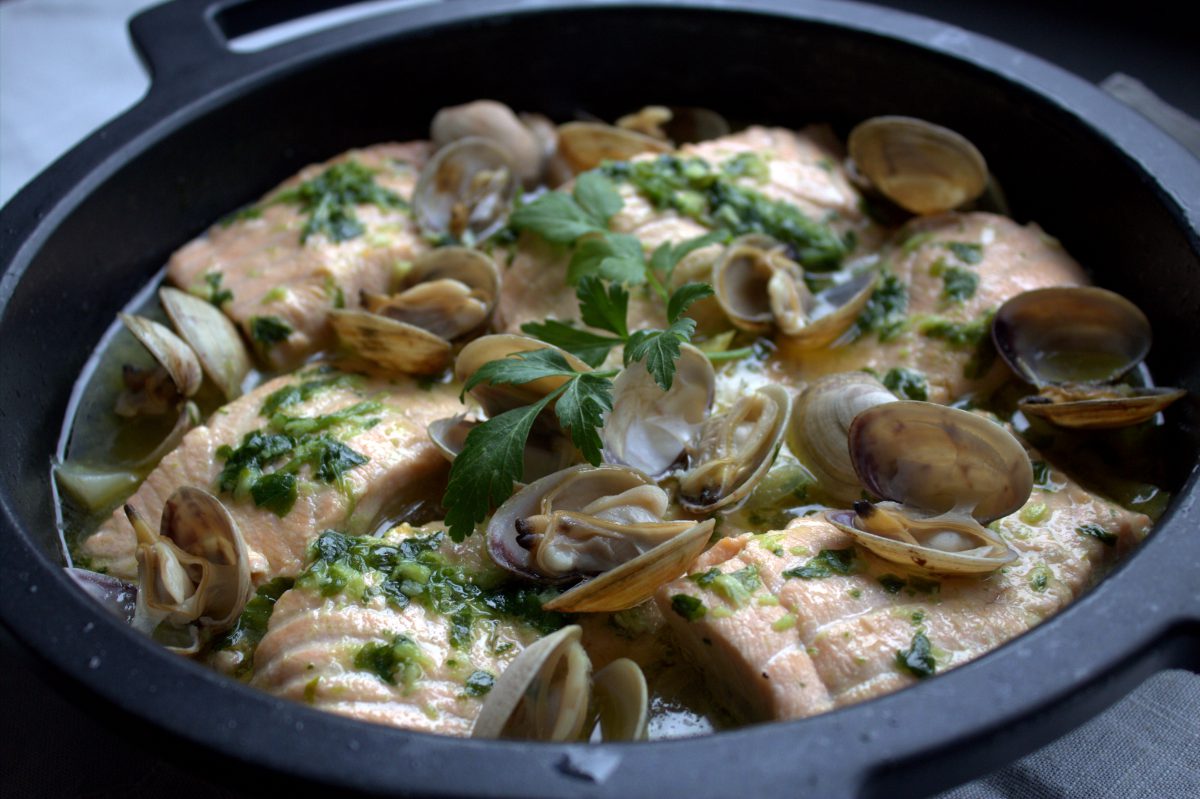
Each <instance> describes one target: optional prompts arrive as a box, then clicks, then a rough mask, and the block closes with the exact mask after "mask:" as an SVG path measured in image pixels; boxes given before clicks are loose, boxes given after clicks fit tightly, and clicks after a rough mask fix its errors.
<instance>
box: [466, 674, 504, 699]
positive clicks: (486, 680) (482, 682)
mask: <svg viewBox="0 0 1200 799" xmlns="http://www.w3.org/2000/svg"><path fill="white" fill-rule="evenodd" d="M495 684H496V675H494V674H492V673H491V672H490V671H484V670H483V669H477V670H476V671H473V672H471V674H470V676H468V677H467V680H466V682H465V683H464V684H463V687H464V689H465V691H466V694H467V696H483V695H484V694H486V693H487V692H488V691H491V690H492V686H493V685H495Z"/></svg>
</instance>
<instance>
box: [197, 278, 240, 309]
mask: <svg viewBox="0 0 1200 799" xmlns="http://www.w3.org/2000/svg"><path fill="white" fill-rule="evenodd" d="M224 279H225V275H223V274H222V273H220V272H209V273H207V274H206V275H205V276H204V282H205V284H207V286H208V296H207V297H205V299H206V300H208V301H209V302H211V303H212V304H213V305H215V306H217V307H218V308H220V307H221V306H222V305H224V304H225V303H227V302H232V301H233V292H232V291H230V290H229V289H226V288H222V287H221V281H222V280H224Z"/></svg>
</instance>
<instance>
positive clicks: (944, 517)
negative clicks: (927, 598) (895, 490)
mask: <svg viewBox="0 0 1200 799" xmlns="http://www.w3.org/2000/svg"><path fill="white" fill-rule="evenodd" d="M859 504H861V505H862V506H864V507H863V511H862V512H861V513H859V512H856V511H853V510H838V511H827V512H826V514H825V518H826V519H827V520H828V521H829V522H830V523H831V524H833V525H834V526H835V527H837V528H838V529H840V530H842V531H844V532H847V533H850V534H851V535H853V536H854V538H855V540H857V541H858V543H860V544H862V545H863V546H864V547H866V548H867V549H869V550H871V551H872V552H874V553H875V554H876V555H878V556H879V557H881V558H883V559H885V560H888V561H891V562H892V563H897V564H901V565H904V566H906V567H907V568H908V569H909V570H910V571H915V572H920V573H922V574H931V575H946V576H966V575H976V574H989V573H991V572H994V571H995V570H996V569H998V568H1000V567H1001V566H1003V565H1005V564H1007V563H1011V562H1013V561H1014V560H1016V558H1017V553H1015V552H1013V551H1012V550H1011V549H1009V547H1008V545H1007V544H1005V543H1004V541H1002V540H1001V539H1000V538H999V536H997V535H995V534H994V533H992V532H991V531H990V530H988V529H987V528H986V527H984V526H982V525H980V524H979V523H978V522H977V521H975V520H974V519H972V518H971V517H970V516H967V515H965V514H961V513H958V514H956V513H949V514H940V515H937V516H922V515H921V514H919V513H914V512H913V511H912V510H911V509H909V510H905V509H901V508H899V507H898V506H895V505H894V503H880V505H872V504H871V503H869V502H862V503H859ZM888 505H891V506H893V507H891V508H888V507H885V506H888ZM868 509H869V510H868ZM884 514H890V515H891V518H890V519H888V520H887V522H885V523H884V524H885V525H888V526H890V525H891V524H893V523H894V524H895V528H896V529H895V531H893V530H891V529H887V528H886V527H885V530H886V531H887V532H889V533H893V534H892V535H881V534H876V533H872V532H869V531H867V530H865V529H863V528H864V526H866V525H869V524H870V522H868V521H865V520H864V516H865V517H867V518H874V517H878V516H881V515H884Z"/></svg>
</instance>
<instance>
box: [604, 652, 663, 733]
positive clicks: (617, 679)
mask: <svg viewBox="0 0 1200 799" xmlns="http://www.w3.org/2000/svg"><path fill="white" fill-rule="evenodd" d="M592 701H593V704H594V705H595V706H596V713H597V716H598V717H599V719H598V720H599V725H600V738H601V740H604V741H642V740H645V739H646V722H647V718H646V711H647V709H648V708H649V704H650V703H649V691H648V690H647V688H646V675H644V674H643V673H642V669H641V667H640V666H638V664H637V663H635V662H633V661H632V660H630V659H629V658H618V659H616V660H614V661H613V662H612V663H609V664H608V665H607V666H605V667H604V668H602V669H600V671H598V672H596V676H595V677H593V678H592Z"/></svg>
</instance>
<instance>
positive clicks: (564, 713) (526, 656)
mask: <svg viewBox="0 0 1200 799" xmlns="http://www.w3.org/2000/svg"><path fill="white" fill-rule="evenodd" d="M581 635H582V631H581V630H580V628H579V626H578V625H575V624H572V625H569V626H567V627H563V628H562V629H561V630H559V631H558V632H556V633H551V634H550V635H547V636H546V637H545V638H541V639H539V640H537V641H534V642H533V643H532V644H530V645H529V646H527V647H525V651H523V652H522V653H521V654H520V655H518V656H517V657H516V659H514V660H513V662H512V663H510V664H509V665H508V668H506V669H505V670H504V672H503V673H502V674H501V675H500V677H499V678H498V679H497V680H496V683H495V685H493V686H492V690H491V691H489V692H488V698H487V701H485V702H484V703H483V707H482V708H481V709H480V711H479V717H478V718H477V719H476V720H475V726H474V727H473V728H472V729H471V737H472V738H521V739H527V740H537V741H577V740H579V739H580V738H581V737H582V734H583V728H584V724H585V723H586V722H587V718H588V697H589V694H590V689H589V683H590V682H591V671H592V663H591V661H590V660H589V659H588V656H587V652H585V651H584V649H583V645H582V644H581V643H580V642H579V641H580V637H581Z"/></svg>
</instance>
